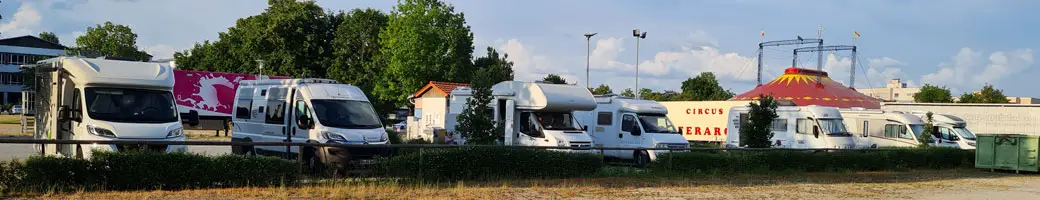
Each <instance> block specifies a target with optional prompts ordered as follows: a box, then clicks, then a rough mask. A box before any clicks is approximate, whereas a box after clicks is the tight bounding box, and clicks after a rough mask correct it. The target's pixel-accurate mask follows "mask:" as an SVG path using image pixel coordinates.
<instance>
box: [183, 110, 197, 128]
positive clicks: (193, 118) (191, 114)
mask: <svg viewBox="0 0 1040 200" xmlns="http://www.w3.org/2000/svg"><path fill="white" fill-rule="evenodd" d="M184 117H186V118H188V119H187V124H188V125H190V126H198V125H199V111H194V110H192V111H188V115H187V116H184Z"/></svg>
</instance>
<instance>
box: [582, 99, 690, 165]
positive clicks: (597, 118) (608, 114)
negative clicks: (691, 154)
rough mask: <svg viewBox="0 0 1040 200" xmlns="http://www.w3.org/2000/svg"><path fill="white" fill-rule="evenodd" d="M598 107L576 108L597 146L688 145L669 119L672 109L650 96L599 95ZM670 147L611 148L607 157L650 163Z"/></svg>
mask: <svg viewBox="0 0 1040 200" xmlns="http://www.w3.org/2000/svg"><path fill="white" fill-rule="evenodd" d="M596 103H597V106H596V109H595V110H592V111H579V112H575V115H576V116H577V117H578V119H579V121H580V122H581V123H582V124H585V125H586V126H588V127H589V130H587V131H588V132H589V134H590V135H591V136H592V139H593V142H595V143H596V146H605V147H633V148H688V147H689V146H690V143H689V142H687V141H686V139H685V138H683V136H682V134H679V131H678V130H676V128H675V125H673V124H672V121H671V120H669V119H668V117H667V114H668V109H666V108H665V107H664V105H661V104H660V103H657V102H656V101H650V100H638V99H631V98H627V97H621V96H617V95H605V96H597V97H596ZM667 152H669V151H668V150H652V151H650V152H647V151H634V150H607V151H604V152H603V153H604V154H605V155H603V156H604V157H614V158H621V159H630V160H635V162H636V165H640V166H642V165H646V164H647V163H649V162H650V161H651V160H655V159H657V155H658V154H662V153H667Z"/></svg>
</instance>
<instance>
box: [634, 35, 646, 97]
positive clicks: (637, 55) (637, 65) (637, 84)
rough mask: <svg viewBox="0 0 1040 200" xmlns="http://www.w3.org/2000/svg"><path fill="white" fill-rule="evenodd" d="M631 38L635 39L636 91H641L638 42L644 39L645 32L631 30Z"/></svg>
mask: <svg viewBox="0 0 1040 200" xmlns="http://www.w3.org/2000/svg"><path fill="white" fill-rule="evenodd" d="M632 36H633V37H635V38H636V90H637V91H638V90H642V89H640V88H639V40H640V39H646V32H640V31H639V29H633V30H632Z"/></svg>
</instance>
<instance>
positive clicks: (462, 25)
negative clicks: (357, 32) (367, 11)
mask: <svg viewBox="0 0 1040 200" xmlns="http://www.w3.org/2000/svg"><path fill="white" fill-rule="evenodd" d="M379 43H380V45H382V47H381V48H380V51H381V53H382V57H383V59H384V61H385V62H384V63H383V64H384V66H385V69H386V73H384V75H383V76H382V77H381V79H380V81H379V82H377V84H376V87H375V92H374V93H376V94H377V96H378V98H379V99H381V100H387V101H392V102H396V103H398V104H404V103H406V102H407V101H406V100H407V97H408V95H409V94H411V93H412V92H414V91H415V90H418V89H419V88H420V87H422V86H423V84H426V83H427V82H428V81H448V82H468V81H469V80H470V78H472V74H471V73H472V72H473V71H474V70H472V65H473V63H472V59H471V58H472V57H473V55H472V54H473V33H472V32H470V27H469V26H467V25H466V19H465V17H464V16H463V14H462V13H455V8H454V7H453V6H451V5H449V4H447V3H444V2H440V1H438V0H401V1H400V3H398V5H397V6H395V7H394V9H393V11H391V12H390V17H389V21H388V23H387V27H386V29H384V30H383V32H381V33H380V34H379Z"/></svg>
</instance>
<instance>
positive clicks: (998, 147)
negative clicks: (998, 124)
mask: <svg viewBox="0 0 1040 200" xmlns="http://www.w3.org/2000/svg"><path fill="white" fill-rule="evenodd" d="M977 142H978V143H977V149H976V150H975V168H983V169H990V170H994V169H1002V170H1015V172H1016V173H1017V172H1019V171H1030V172H1036V171H1040V168H1038V166H1037V158H1038V156H1037V149H1038V148H1040V137H1038V136H1035V135H1020V134H979V135H978V141H977Z"/></svg>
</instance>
